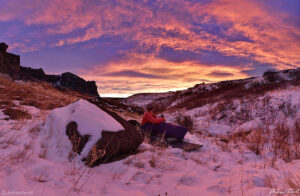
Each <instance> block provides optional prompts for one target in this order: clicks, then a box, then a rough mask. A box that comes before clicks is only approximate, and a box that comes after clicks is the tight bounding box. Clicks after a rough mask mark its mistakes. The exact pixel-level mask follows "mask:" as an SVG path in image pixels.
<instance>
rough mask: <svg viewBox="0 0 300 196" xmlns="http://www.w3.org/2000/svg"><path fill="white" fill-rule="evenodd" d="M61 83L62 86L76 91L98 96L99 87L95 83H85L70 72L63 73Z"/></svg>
mask: <svg viewBox="0 0 300 196" xmlns="http://www.w3.org/2000/svg"><path fill="white" fill-rule="evenodd" d="M59 82H60V85H61V86H64V87H67V88H69V89H72V90H74V91H79V92H84V93H87V94H90V95H98V92H97V86H96V83H95V82H94V81H85V80H84V79H82V78H80V77H78V76H77V75H74V74H72V73H70V72H66V73H63V74H62V75H61V79H60V81H59Z"/></svg>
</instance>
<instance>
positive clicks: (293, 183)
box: [284, 173, 300, 194]
mask: <svg viewBox="0 0 300 196" xmlns="http://www.w3.org/2000/svg"><path fill="white" fill-rule="evenodd" d="M284 181H285V184H286V185H287V186H288V188H290V189H293V190H294V191H297V192H298V194H299V193H300V192H299V191H300V175H299V174H297V173H296V174H292V173H289V174H288V175H286V176H285V178H284Z"/></svg>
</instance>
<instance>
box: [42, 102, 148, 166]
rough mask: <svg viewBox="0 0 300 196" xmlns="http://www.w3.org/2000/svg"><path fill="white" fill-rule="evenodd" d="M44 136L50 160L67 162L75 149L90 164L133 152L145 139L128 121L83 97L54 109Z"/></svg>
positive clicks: (43, 144)
mask: <svg viewBox="0 0 300 196" xmlns="http://www.w3.org/2000/svg"><path fill="white" fill-rule="evenodd" d="M41 135H42V137H43V142H42V146H43V148H45V149H47V152H46V154H45V158H46V159H50V160H52V161H59V162H64V161H66V160H67V159H68V155H69V152H70V151H71V150H72V149H73V151H75V152H77V153H79V154H80V156H81V157H82V158H83V159H85V160H86V165H88V166H95V165H98V164H100V163H104V162H107V161H111V160H112V159H114V158H115V157H117V156H120V155H123V154H126V153H129V152H130V151H133V150H135V149H136V148H137V147H138V146H139V144H140V143H141V142H142V140H143V138H142V136H141V135H140V133H139V132H138V131H137V130H136V128H135V127H133V126H132V125H131V124H129V123H127V121H126V120H124V119H122V118H121V117H120V116H118V115H117V114H115V113H113V112H110V111H108V110H107V109H105V108H101V106H96V105H94V104H92V103H90V102H88V101H86V100H82V99H81V100H78V101H76V102H74V103H72V104H70V105H68V106H65V107H62V108H57V109H55V110H53V111H52V112H51V113H50V114H49V115H48V117H47V119H46V122H45V125H44V127H43V129H42V131H41ZM100 152H101V153H100ZM96 155H97V156H96Z"/></svg>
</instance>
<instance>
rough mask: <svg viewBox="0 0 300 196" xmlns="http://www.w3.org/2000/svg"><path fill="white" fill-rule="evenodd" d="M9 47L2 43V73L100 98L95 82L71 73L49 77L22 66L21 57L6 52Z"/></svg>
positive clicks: (0, 55)
mask: <svg viewBox="0 0 300 196" xmlns="http://www.w3.org/2000/svg"><path fill="white" fill-rule="evenodd" d="M7 48H8V45H7V44H5V43H0V72H2V73H6V74H8V75H9V76H11V77H12V78H13V79H16V80H31V81H34V80H41V81H45V82H49V83H51V84H53V85H54V86H56V87H59V88H67V89H70V90H73V91H77V92H80V93H86V94H89V95H94V96H99V94H98V91H97V86H96V83H95V82H94V81H85V80H84V79H82V78H80V77H79V76H77V75H75V74H72V73H70V72H66V73H63V74H61V75H47V74H45V72H44V70H43V69H33V68H30V67H22V66H20V56H18V55H14V54H11V53H8V52H6V50H7Z"/></svg>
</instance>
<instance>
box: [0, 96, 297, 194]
mask: <svg viewBox="0 0 300 196" xmlns="http://www.w3.org/2000/svg"><path fill="white" fill-rule="evenodd" d="M76 104H78V105H81V106H86V105H89V104H87V103H84V102H83V104H82V102H81V104H79V103H75V104H74V105H76ZM74 105H73V107H74V108H77V107H75V106H74ZM66 107H67V108H69V107H70V105H69V106H66ZM64 108H65V107H64ZM78 108H79V106H78ZM27 109H28V112H30V113H35V114H36V115H38V113H37V111H38V109H37V108H27ZM60 109H61V108H60ZM30 110H32V111H33V112H32V111H30ZM54 111H56V110H54ZM59 111H60V110H59ZM68 111H69V110H68ZM71 111H72V110H71ZM51 113H53V111H52V112H50V114H51ZM66 113H67V114H69V113H68V112H66ZM50 114H49V112H48V113H45V114H44V111H40V113H39V115H45V117H44V118H43V116H40V118H35V119H31V120H26V121H25V122H24V124H23V126H22V127H21V129H20V130H15V129H14V128H13V127H15V125H16V124H18V122H16V121H11V120H9V121H5V120H0V123H3V126H1V128H0V135H1V137H0V148H1V158H2V160H4V163H5V164H1V163H0V176H1V180H0V190H1V191H6V192H7V193H8V192H10V193H17V192H18V193H24V194H25V193H26V194H27V193H28V194H27V195H49V196H55V195H73V196H77V195H80V196H88V195H108V196H114V195H132V196H157V195H159V194H160V195H165V193H167V195H189V196H198V195H209V196H222V195H236V196H239V195H257V196H258V195H269V192H270V191H273V189H274V188H271V187H268V186H267V185H266V183H265V182H266V179H267V178H266V176H272V178H274V179H276V181H275V183H276V184H278V187H279V188H285V187H284V186H285V185H284V182H285V176H286V175H288V174H290V173H292V174H296V173H297V172H299V170H300V160H295V161H292V162H290V163H285V162H284V161H281V160H276V161H275V164H274V166H273V167H272V166H270V165H271V164H270V163H271V160H270V159H269V158H268V156H267V155H262V156H256V155H255V154H254V153H253V152H251V151H249V150H247V149H245V148H244V147H243V146H231V147H230V148H231V151H223V150H222V149H221V147H220V146H219V145H220V144H218V142H216V141H215V138H213V137H211V138H208V137H205V136H201V137H199V136H196V135H192V134H189V133H188V134H187V135H186V137H185V140H186V141H189V142H193V143H198V144H203V145H204V146H203V147H202V148H201V149H200V150H197V151H194V152H184V151H183V150H181V149H176V148H159V147H153V146H152V145H149V144H147V143H142V144H141V145H140V147H139V151H140V152H139V153H138V154H136V155H132V156H129V157H128V158H126V159H124V160H120V161H116V162H113V163H109V164H104V165H100V166H98V167H95V168H87V167H86V166H85V165H84V163H83V162H81V160H80V158H81V157H75V158H73V160H70V161H69V160H68V159H65V161H64V162H57V161H56V160H55V159H53V157H50V156H45V157H44V156H42V154H43V153H42V151H43V149H44V148H45V146H43V142H44V138H43V137H42V136H43V135H42V134H36V133H34V132H32V131H31V130H32V129H33V128H34V127H37V133H38V130H39V127H40V129H42V130H41V132H43V131H45V130H43V129H44V128H45V125H43V122H44V119H45V118H46V117H47V116H48V117H47V119H46V121H48V120H49V118H50V116H52V115H50ZM59 114H60V115H62V116H61V118H63V119H64V118H66V117H65V116H63V115H64V114H65V113H59ZM41 132H40V133H41ZM55 133H56V134H59V132H58V131H56V132H55ZM11 137H14V138H15V139H14V140H13V141H11V142H8V141H9V138H11ZM48 142H49V143H50V144H51V141H49V140H48ZM68 143H70V142H69V141H68ZM26 146H27V147H26ZM53 147H54V146H48V148H46V149H48V150H51V148H53ZM69 150H70V149H69ZM19 152H24V153H23V155H24V157H20V158H19V159H17V158H13V157H15V155H16V154H18V153H19ZM151 162H154V166H151V164H150V163H151ZM74 182H75V183H74ZM76 182H77V184H76ZM276 184H274V186H275V187H277V185H276ZM279 188H276V190H285V189H279ZM274 190H275V189H274Z"/></svg>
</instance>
